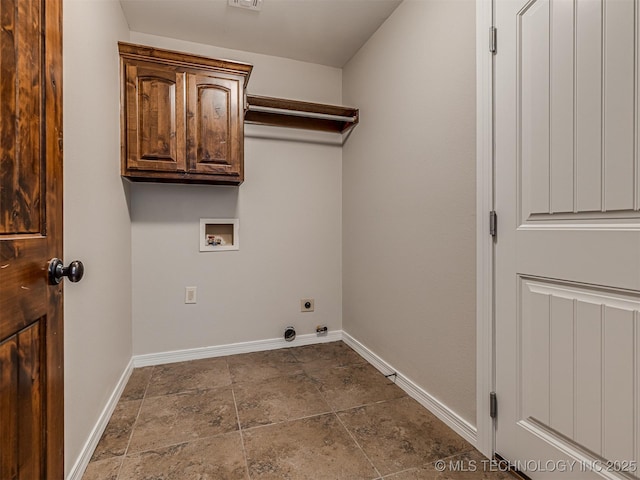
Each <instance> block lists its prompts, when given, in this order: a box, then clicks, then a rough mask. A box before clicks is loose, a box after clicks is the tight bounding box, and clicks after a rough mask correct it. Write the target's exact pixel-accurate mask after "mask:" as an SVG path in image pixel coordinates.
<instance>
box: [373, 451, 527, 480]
mask: <svg viewBox="0 0 640 480" xmlns="http://www.w3.org/2000/svg"><path fill="white" fill-rule="evenodd" d="M438 462H439V463H433V464H430V465H428V466H426V467H424V468H415V469H411V470H408V471H405V472H401V473H397V474H394V475H389V476H386V477H384V478H385V480H509V479H513V478H514V477H512V476H511V475H510V474H509V473H506V472H501V471H500V469H499V468H497V466H496V465H495V463H494V464H492V463H491V462H490V461H489V460H488V459H487V458H486V457H484V456H483V455H482V454H480V453H479V452H478V451H476V450H473V451H471V452H465V453H463V454H461V455H456V456H453V457H449V458H446V459H443V460H439V461H438Z"/></svg>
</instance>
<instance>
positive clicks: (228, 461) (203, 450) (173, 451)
mask: <svg viewBox="0 0 640 480" xmlns="http://www.w3.org/2000/svg"><path fill="white" fill-rule="evenodd" d="M248 478H249V477H248V476H247V468H246V464H245V461H244V454H243V451H242V440H241V439H240V433H238V432H234V433H227V434H224V435H218V436H216V437H211V438H206V439H203V440H194V441H192V442H186V443H181V444H179V445H173V446H170V447H164V448H158V449H154V450H149V451H146V452H142V453H139V454H134V455H128V456H127V458H126V459H125V461H124V464H123V465H122V471H121V472H120V477H119V478H118V480H151V479H153V480H207V479H208V480H248Z"/></svg>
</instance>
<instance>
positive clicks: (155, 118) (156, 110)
mask: <svg viewBox="0 0 640 480" xmlns="http://www.w3.org/2000/svg"><path fill="white" fill-rule="evenodd" d="M125 69H126V73H125V78H126V93H125V102H126V129H127V131H126V153H127V155H126V165H125V166H124V167H125V168H124V169H123V170H149V171H161V172H175V171H178V172H180V171H182V172H183V171H184V170H185V140H184V115H185V113H184V75H185V74H184V73H181V72H176V71H175V70H172V69H171V67H163V66H160V65H158V66H154V65H152V64H142V63H140V64H136V63H127V64H125ZM123 173H125V172H123Z"/></svg>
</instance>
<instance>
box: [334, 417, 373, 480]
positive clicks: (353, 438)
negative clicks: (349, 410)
mask: <svg viewBox="0 0 640 480" xmlns="http://www.w3.org/2000/svg"><path fill="white" fill-rule="evenodd" d="M334 415H335V417H336V418H337V419H338V422H340V425H342V428H344V429H345V430H346V432H347V433H348V434H349V436H350V437H351V439H352V440H353V441H354V443H355V444H356V446H357V447H358V448H359V449H360V451H361V452H362V455H364V458H366V459H367V461H368V462H369V463H370V464H371V466H372V467H373V470H374V471H375V472H376V475H377V476H378V478H382V474H381V473H380V470H378V468H377V467H376V466H375V465H374V464H373V461H371V459H370V458H369V455H367V452H365V451H364V448H362V445H360V442H358V440H357V439H356V437H355V435H354V434H353V433H351V430H349V429H348V428H347V426H346V425H345V424H344V422H343V421H342V419H341V418H340V415H338V414H337V413H335V412H334Z"/></svg>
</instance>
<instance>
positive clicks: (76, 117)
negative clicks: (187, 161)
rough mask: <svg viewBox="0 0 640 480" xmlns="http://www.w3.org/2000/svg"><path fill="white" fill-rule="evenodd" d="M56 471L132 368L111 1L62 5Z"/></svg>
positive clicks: (115, 16) (123, 29) (74, 453)
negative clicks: (61, 421) (75, 263)
mask: <svg viewBox="0 0 640 480" xmlns="http://www.w3.org/2000/svg"><path fill="white" fill-rule="evenodd" d="M63 12H64V26H63V27H64V71H63V75H64V80H63V84H64V229H65V235H64V243H65V245H64V260H65V262H66V263H68V262H70V261H71V260H73V259H80V260H82V261H83V262H84V265H85V268H86V272H85V278H84V279H83V280H82V282H80V283H77V284H71V283H68V282H67V283H66V285H65V302H64V309H65V315H64V318H65V454H66V455H65V456H66V459H65V462H66V470H67V472H69V470H70V469H71V468H72V467H73V464H74V463H75V462H76V459H77V457H78V455H79V454H80V452H81V449H82V447H83V446H84V444H85V442H86V441H87V439H88V437H89V434H90V432H91V430H92V429H93V428H94V426H95V424H96V422H97V421H98V417H99V415H100V413H101V412H102V410H103V408H104V407H105V405H106V403H107V400H108V398H109V396H110V395H111V393H112V392H113V390H114V388H115V386H116V384H117V382H118V380H119V378H120V376H121V375H122V373H123V371H124V370H125V368H126V366H127V364H128V363H129V360H130V359H131V351H132V342H131V224H130V220H129V210H128V207H127V199H126V193H125V188H124V187H123V183H122V181H121V180H120V174H119V163H118V162H119V160H118V159H119V156H120V151H119V144H120V130H119V112H118V109H119V85H118V70H119V64H118V52H117V48H116V41H117V40H118V39H127V38H128V35H129V32H128V28H127V24H126V22H125V20H124V17H123V15H122V11H121V9H120V4H119V3H118V2H117V1H112V0H111V1H104V0H92V1H87V0H65V1H64V4H63Z"/></svg>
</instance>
